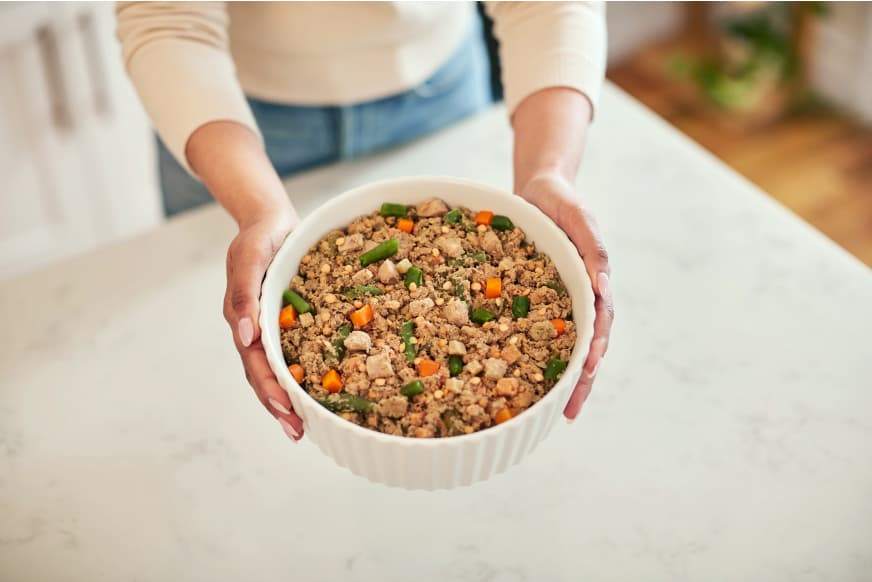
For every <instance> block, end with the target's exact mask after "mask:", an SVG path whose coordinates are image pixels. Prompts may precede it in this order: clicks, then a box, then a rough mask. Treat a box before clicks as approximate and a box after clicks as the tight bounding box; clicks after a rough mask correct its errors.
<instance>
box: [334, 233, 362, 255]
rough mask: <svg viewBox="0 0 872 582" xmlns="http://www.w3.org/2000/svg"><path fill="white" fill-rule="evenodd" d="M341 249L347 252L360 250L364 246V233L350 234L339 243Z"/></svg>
mask: <svg viewBox="0 0 872 582" xmlns="http://www.w3.org/2000/svg"><path fill="white" fill-rule="evenodd" d="M338 248H339V251H340V252H343V253H346V252H349V251H359V250H360V249H362V248H363V235H362V234H361V233H359V232H358V233H355V234H349V235H348V236H346V237H345V240H344V241H343V242H342V244H341V245H339V247H338Z"/></svg>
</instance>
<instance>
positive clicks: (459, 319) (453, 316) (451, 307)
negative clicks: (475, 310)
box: [442, 299, 469, 325]
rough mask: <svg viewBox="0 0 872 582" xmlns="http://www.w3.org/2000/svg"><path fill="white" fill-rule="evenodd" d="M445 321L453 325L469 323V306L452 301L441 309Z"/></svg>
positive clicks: (461, 302) (456, 300)
mask: <svg viewBox="0 0 872 582" xmlns="http://www.w3.org/2000/svg"><path fill="white" fill-rule="evenodd" d="M442 313H443V314H444V315H445V319H447V320H448V322H449V323H453V324H454V325H465V324H467V323H469V306H468V305H467V304H466V302H465V301H461V300H460V299H452V300H451V301H449V302H448V303H446V304H445V307H444V308H443V309H442Z"/></svg>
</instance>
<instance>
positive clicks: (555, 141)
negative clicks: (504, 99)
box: [512, 87, 591, 191]
mask: <svg viewBox="0 0 872 582" xmlns="http://www.w3.org/2000/svg"><path fill="white" fill-rule="evenodd" d="M590 117H591V107H590V102H589V101H588V100H587V98H586V97H585V96H584V95H582V94H581V93H579V92H578V91H575V90H573V89H568V88H562V87H554V88H549V89H544V90H542V91H538V92H536V93H533V94H532V95H530V96H529V97H527V98H526V99H524V100H523V101H522V102H521V103H520V104H519V105H518V107H517V108H516V109H515V112H514V114H513V115H512V127H513V128H514V130H515V146H514V167H515V176H514V178H515V190H516V191H523V190H524V189H525V188H526V187H527V185H528V184H530V182H531V181H532V180H534V179H536V178H539V177H546V176H554V175H558V176H560V177H562V178H563V179H565V180H567V181H568V182H570V183H574V182H575V177H576V174H577V173H578V167H579V165H580V164H581V156H582V154H583V152H584V144H585V140H586V137H587V128H588V125H589V124H590Z"/></svg>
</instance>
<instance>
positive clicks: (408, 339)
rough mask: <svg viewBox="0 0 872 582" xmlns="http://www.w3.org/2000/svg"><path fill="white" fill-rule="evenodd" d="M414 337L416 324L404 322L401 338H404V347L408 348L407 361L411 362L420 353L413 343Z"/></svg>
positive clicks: (401, 328) (406, 350)
mask: <svg viewBox="0 0 872 582" xmlns="http://www.w3.org/2000/svg"><path fill="white" fill-rule="evenodd" d="M414 335H415V324H414V323H413V322H411V321H406V322H404V323H403V325H402V326H401V327H400V337H401V338H403V345H404V346H405V348H406V349H405V352H406V359H407V360H408V361H410V362H411V361H413V360H414V359H415V357H416V356H417V355H418V351H417V350H416V349H415V344H413V343H412V338H413V337H414Z"/></svg>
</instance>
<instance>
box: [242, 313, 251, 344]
mask: <svg viewBox="0 0 872 582" xmlns="http://www.w3.org/2000/svg"><path fill="white" fill-rule="evenodd" d="M252 340H254V325H253V324H252V323H251V319H250V318H248V317H243V318H242V319H240V320H239V341H241V342H242V345H243V346H245V347H248V346H250V345H251V342H252Z"/></svg>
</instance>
